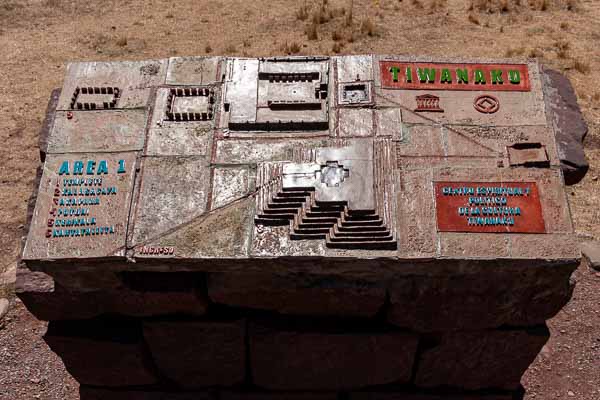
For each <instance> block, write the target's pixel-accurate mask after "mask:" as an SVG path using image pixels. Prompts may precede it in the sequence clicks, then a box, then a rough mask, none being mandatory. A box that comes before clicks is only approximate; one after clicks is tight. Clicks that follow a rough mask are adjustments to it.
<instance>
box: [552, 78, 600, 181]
mask: <svg viewBox="0 0 600 400" xmlns="http://www.w3.org/2000/svg"><path fill="white" fill-rule="evenodd" d="M544 75H545V78H546V80H547V82H548V84H547V86H546V92H547V96H548V98H547V104H548V106H549V108H550V109H551V110H552V114H551V116H552V117H551V121H552V124H553V126H554V133H555V135H556V143H557V145H558V154H559V157H560V163H561V168H562V170H563V173H564V176H565V184H567V185H574V184H576V183H577V182H579V181H580V180H582V179H583V177H584V176H585V174H586V172H587V171H588V168H589V164H588V162H587V160H586V158H585V152H584V148H583V139H585V136H586V135H587V132H588V126H587V123H586V122H585V119H583V115H582V114H581V110H580V109H579V104H577V96H576V94H575V91H574V90H573V87H572V86H571V82H569V79H568V78H566V77H565V76H564V75H563V74H561V73H560V72H558V71H554V70H551V69H548V68H544Z"/></svg>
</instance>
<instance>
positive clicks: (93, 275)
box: [18, 55, 587, 400]
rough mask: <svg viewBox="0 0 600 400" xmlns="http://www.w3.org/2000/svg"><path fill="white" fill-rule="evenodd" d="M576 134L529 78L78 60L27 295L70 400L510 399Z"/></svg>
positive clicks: (393, 68) (558, 93)
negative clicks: (75, 390)
mask: <svg viewBox="0 0 600 400" xmlns="http://www.w3.org/2000/svg"><path fill="white" fill-rule="evenodd" d="M585 129H586V127H585V124H584V123H583V122H582V118H581V115H580V113H579V109H578V107H577V104H576V101H575V100H574V95H573V92H572V89H571V87H570V85H569V83H568V81H567V80H566V78H564V77H563V76H561V75H560V74H558V73H556V72H554V71H551V70H547V69H544V68H543V67H541V66H540V65H539V64H537V62H534V61H529V62H521V63H516V62H515V61H506V60H504V61H502V60H495V61H488V60H476V61H473V60H455V59H445V60H432V59H426V58H415V57H395V56H372V55H364V56H340V57H289V58H263V59H247V58H226V57H188V58H186V57H177V58H171V59H166V60H153V61H143V62H112V63H109V62H90V63H74V64H70V65H69V67H68V71H67V76H66V79H65V83H64V86H63V88H62V89H57V90H56V91H55V92H54V93H53V95H52V98H51V101H50V103H49V107H48V113H47V116H46V121H45V125H44V130H43V132H42V135H41V140H40V154H41V158H42V164H41V166H40V168H39V171H38V182H37V184H36V188H35V190H34V196H33V197H32V199H31V201H30V215H29V223H28V225H29V226H28V236H27V239H26V242H25V243H24V248H23V253H22V260H21V262H20V267H19V273H18V291H19V296H20V297H21V299H22V300H23V301H24V302H25V304H26V305H27V307H28V308H29V309H30V310H31V311H32V312H33V313H34V314H35V315H36V316H37V317H38V318H40V319H43V320H48V321H50V324H49V327H48V332H47V334H46V336H45V340H46V342H47V343H48V345H49V346H50V347H51V348H52V350H53V351H55V352H56V353H57V354H58V355H59V356H60V357H61V358H62V360H63V361H64V363H65V366H66V368H67V369H68V371H69V372H70V373H71V374H72V375H73V376H74V377H75V378H76V379H77V380H78V381H79V383H80V384H81V389H80V392H81V398H82V399H84V400H91V399H93V400H101V399H102V400H104V399H110V400H114V399H116V400H122V399H134V400H141V399H150V400H159V399H160V400H167V399H168V400H171V399H172V400H189V399H213V400H219V399H223V400H228V399H257V400H258V399H273V400H275V399H331V400H335V399H350V400H360V399H381V400H384V399H390V400H391V399H403V400H417V399H418V400H442V399H454V400H458V399H467V400H468V399H471V400H509V399H512V398H519V396H520V393H521V388H520V378H521V376H522V374H523V372H524V371H525V370H526V369H527V367H528V366H529V364H530V363H531V362H532V361H533V360H534V358H535V357H536V355H537V354H538V353H539V351H540V350H541V348H542V347H543V346H544V344H545V343H546V341H547V340H548V337H549V331H548V329H547V327H546V322H545V321H546V320H547V319H549V318H551V317H552V316H554V315H555V314H556V313H557V312H558V311H559V310H560V309H561V308H562V307H563V306H564V305H565V304H566V302H567V301H568V300H569V298H570V296H571V292H572V285H571V283H570V280H569V279H570V275H571V273H572V271H573V270H574V269H575V268H576V267H577V266H578V264H579V261H580V254H579V250H578V245H577V241H576V238H575V235H574V232H573V225H572V221H571V215H570V211H569V206H568V203H567V198H566V195H565V191H564V185H565V183H566V184H571V183H574V182H577V181H578V180H580V179H581V178H582V177H583V175H584V174H585V172H586V169H587V164H586V162H585V156H584V155H583V151H582V149H581V146H580V142H579V139H581V137H582V136H583V135H585Z"/></svg>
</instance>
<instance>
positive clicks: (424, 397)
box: [349, 392, 514, 400]
mask: <svg viewBox="0 0 600 400" xmlns="http://www.w3.org/2000/svg"><path fill="white" fill-rule="evenodd" d="M349 399H350V400H512V399H514V397H513V396H512V395H510V394H505V395H501V394H456V395H452V394H450V395H445V394H440V395H435V394H413V393H406V392H387V393H386V392H352V393H350V396H349Z"/></svg>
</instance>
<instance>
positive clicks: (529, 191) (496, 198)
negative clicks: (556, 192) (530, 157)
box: [435, 182, 546, 233]
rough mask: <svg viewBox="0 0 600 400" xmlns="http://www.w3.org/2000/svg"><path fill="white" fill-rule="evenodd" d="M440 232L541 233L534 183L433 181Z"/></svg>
mask: <svg viewBox="0 0 600 400" xmlns="http://www.w3.org/2000/svg"><path fill="white" fill-rule="evenodd" d="M435 200H436V210H437V226H438V231H440V232H501V233H544V232H545V231H546V229H545V227H544V218H543V216H542V206H541V203H540V195H539V192H538V188H537V185H536V184H535V183H534V182H435Z"/></svg>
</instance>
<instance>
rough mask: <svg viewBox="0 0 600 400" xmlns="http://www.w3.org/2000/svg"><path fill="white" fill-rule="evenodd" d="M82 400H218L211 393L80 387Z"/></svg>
mask: <svg viewBox="0 0 600 400" xmlns="http://www.w3.org/2000/svg"><path fill="white" fill-rule="evenodd" d="M79 397H80V400H217V397H216V394H212V393H209V392H207V391H206V392H188V393H177V392H164V391H153V390H111V389H105V388H98V387H93V386H84V385H82V386H80V387H79Z"/></svg>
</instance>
